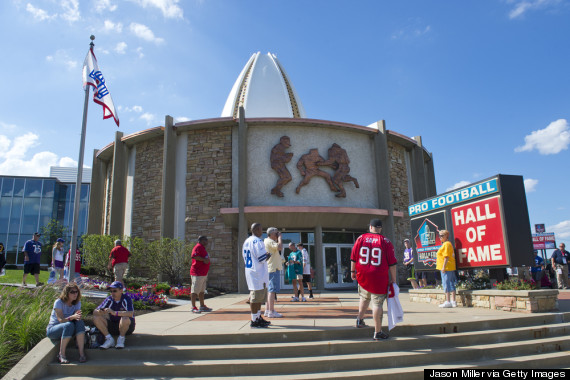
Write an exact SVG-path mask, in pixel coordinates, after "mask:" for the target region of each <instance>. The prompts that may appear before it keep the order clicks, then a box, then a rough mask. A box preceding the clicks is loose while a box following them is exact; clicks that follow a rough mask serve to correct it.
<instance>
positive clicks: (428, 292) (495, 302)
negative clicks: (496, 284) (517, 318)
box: [408, 289, 558, 313]
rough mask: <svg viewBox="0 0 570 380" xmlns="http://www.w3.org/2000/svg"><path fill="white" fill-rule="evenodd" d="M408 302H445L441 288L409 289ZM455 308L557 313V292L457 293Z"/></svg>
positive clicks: (492, 291)
mask: <svg viewBox="0 0 570 380" xmlns="http://www.w3.org/2000/svg"><path fill="white" fill-rule="evenodd" d="M408 294H409V295H410V302H423V303H431V304H434V305H439V304H441V303H443V302H444V301H445V293H444V291H443V290H441V289H412V290H410V291H409V292H408ZM456 299H457V306H463V307H480V308H484V309H494V310H504V311H518V312H523V313H542V312H547V311H555V310H558V290H550V289H549V290H493V289H487V290H458V291H457V297H456Z"/></svg>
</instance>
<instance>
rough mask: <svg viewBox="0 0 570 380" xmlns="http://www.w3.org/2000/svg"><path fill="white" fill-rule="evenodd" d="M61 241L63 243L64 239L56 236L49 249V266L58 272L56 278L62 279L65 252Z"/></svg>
mask: <svg viewBox="0 0 570 380" xmlns="http://www.w3.org/2000/svg"><path fill="white" fill-rule="evenodd" d="M63 243H65V240H63V239H62V238H58V239H57V240H56V241H55V244H54V245H53V249H52V251H51V266H52V267H53V268H54V269H55V272H56V273H57V274H58V280H63V256H64V254H65V252H64V251H63Z"/></svg>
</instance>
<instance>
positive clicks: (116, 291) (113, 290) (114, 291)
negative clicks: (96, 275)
mask: <svg viewBox="0 0 570 380" xmlns="http://www.w3.org/2000/svg"><path fill="white" fill-rule="evenodd" d="M118 292H119V289H112V290H111V293H118Z"/></svg>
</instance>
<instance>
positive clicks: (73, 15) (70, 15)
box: [61, 0, 81, 22]
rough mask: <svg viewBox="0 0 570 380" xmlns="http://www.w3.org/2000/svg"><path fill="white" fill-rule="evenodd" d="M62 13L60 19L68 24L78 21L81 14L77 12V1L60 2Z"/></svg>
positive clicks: (62, 0)
mask: <svg viewBox="0 0 570 380" xmlns="http://www.w3.org/2000/svg"><path fill="white" fill-rule="evenodd" d="M61 7H62V8H63V13H62V15H61V18H63V19H64V20H67V21H69V22H75V21H79V20H80V19H81V13H80V12H79V0H61Z"/></svg>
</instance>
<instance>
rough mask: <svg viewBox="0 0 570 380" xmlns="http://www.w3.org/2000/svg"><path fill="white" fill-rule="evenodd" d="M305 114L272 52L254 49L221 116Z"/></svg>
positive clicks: (296, 116)
mask: <svg viewBox="0 0 570 380" xmlns="http://www.w3.org/2000/svg"><path fill="white" fill-rule="evenodd" d="M239 107H244V109H245V115H246V116H247V117H291V118H305V117H306V116H305V109H304V108H303V105H302V104H301V100H300V99H299V96H298V95H297V92H296V91H295V88H294V87H293V84H292V83H291V81H290V80H289V77H288V76H287V73H285V70H284V69H283V67H282V66H281V64H280V63H279V61H278V60H277V57H276V56H275V54H271V53H267V54H266V55H261V54H260V52H257V53H254V54H253V55H252V56H251V58H250V59H249V61H247V64H246V65H245V67H244V68H243V70H242V71H241V73H240V75H239V77H238V78H237V80H236V82H235V83H234V86H233V87H232V90H231V92H230V95H229V96H228V100H227V101H226V105H225V106H224V110H223V111H222V114H221V117H234V118H237V117H238V110H239Z"/></svg>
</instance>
